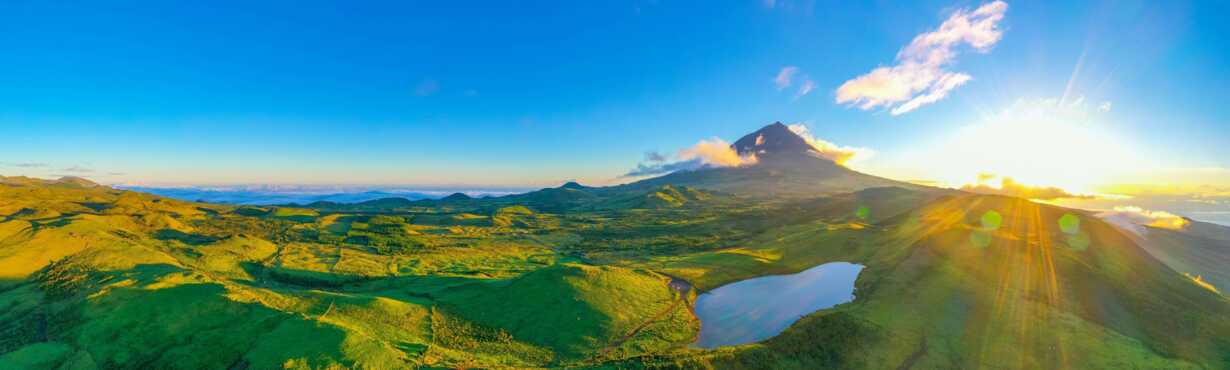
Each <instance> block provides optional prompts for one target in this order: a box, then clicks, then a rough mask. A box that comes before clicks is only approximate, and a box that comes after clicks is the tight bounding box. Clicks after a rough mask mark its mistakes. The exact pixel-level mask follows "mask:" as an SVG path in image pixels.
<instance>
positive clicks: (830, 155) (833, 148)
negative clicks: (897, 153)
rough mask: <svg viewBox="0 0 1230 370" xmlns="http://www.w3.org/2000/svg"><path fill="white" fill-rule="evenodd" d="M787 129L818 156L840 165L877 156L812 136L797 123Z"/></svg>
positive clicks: (805, 127)
mask: <svg viewBox="0 0 1230 370" xmlns="http://www.w3.org/2000/svg"><path fill="white" fill-rule="evenodd" d="M786 127H789V128H790V131H793V132H794V134H795V135H799V137H801V138H803V140H805V141H807V143H808V144H811V146H812V148H813V149H814V150H815V151H816V154H819V155H820V156H821V157H824V158H827V159H828V160H830V161H833V162H836V163H837V164H840V165H848V164H853V163H858V162H861V161H864V160H866V159H868V158H871V156H873V155H875V152H874V151H872V150H871V149H867V148H857V147H850V146H840V145H837V144H833V143H831V142H828V141H825V140H823V139H818V138H816V137H815V136H812V134H811V130H810V129H808V128H807V125H806V124H802V123H796V124H793V125H789V126H786Z"/></svg>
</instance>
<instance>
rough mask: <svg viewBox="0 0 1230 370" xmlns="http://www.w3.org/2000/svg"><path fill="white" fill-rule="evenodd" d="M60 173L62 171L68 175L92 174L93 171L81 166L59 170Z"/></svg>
mask: <svg viewBox="0 0 1230 370" xmlns="http://www.w3.org/2000/svg"><path fill="white" fill-rule="evenodd" d="M60 171H64V172H68V173H90V172H94V169H92V168H86V167H81V166H72V167H68V168H64V169H61V170H60Z"/></svg>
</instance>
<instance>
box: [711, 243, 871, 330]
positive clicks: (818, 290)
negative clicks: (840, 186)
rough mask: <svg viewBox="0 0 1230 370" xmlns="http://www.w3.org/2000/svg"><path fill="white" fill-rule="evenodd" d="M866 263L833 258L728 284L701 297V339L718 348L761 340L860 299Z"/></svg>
mask: <svg viewBox="0 0 1230 370" xmlns="http://www.w3.org/2000/svg"><path fill="white" fill-rule="evenodd" d="M862 270H863V266H862V265H857V264H853V263H846V262H832V263H826V264H823V265H819V266H816V267H812V268H810V269H807V270H804V271H802V272H799V273H797V274H791V275H772V276H762V277H758V278H754V279H747V280H743V281H738V282H734V283H731V284H727V285H723V286H721V287H718V288H717V289H714V290H712V291H710V292H707V293H704V294H701V295H700V297H698V298H697V299H696V317H697V318H699V319H700V339H698V340H697V341H696V343H694V344H693V345H694V346H696V347H699V348H714V347H720V346H729V345H736V344H745V343H752V342H758V341H762V340H765V339H768V338H770V337H772V336H775V335H777V334H778V333H781V332H782V331H783V330H786V328H787V327H789V326H790V324H793V323H794V322H795V321H798V320H799V319H800V318H802V317H803V316H806V315H807V314H810V313H812V312H816V311H818V310H822V309H825V308H829V307H833V306H836V305H838V304H841V303H845V302H849V301H850V300H852V299H854V280H855V279H856V278H858V273H859V272H860V271H862Z"/></svg>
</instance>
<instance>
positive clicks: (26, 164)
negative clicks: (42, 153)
mask: <svg viewBox="0 0 1230 370" xmlns="http://www.w3.org/2000/svg"><path fill="white" fill-rule="evenodd" d="M0 165H5V166H12V167H17V168H42V167H47V164H46V163H42V162H17V163H13V162H0Z"/></svg>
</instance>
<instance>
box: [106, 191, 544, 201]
mask: <svg viewBox="0 0 1230 370" xmlns="http://www.w3.org/2000/svg"><path fill="white" fill-rule="evenodd" d="M117 188H121V189H125V190H132V191H140V192H145V193H150V194H156V195H161V196H164V197H168V198H175V199H180V200H187V201H194V202H206V203H219V204H236V205H275V204H310V203H315V202H331V203H360V202H366V201H370V200H377V199H384V198H404V199H408V200H422V199H439V198H443V197H446V196H448V195H449V194H454V193H464V194H467V195H469V196H472V197H476V198H481V197H485V196H503V195H508V194H513V193H521V192H524V190H520V189H506V190H465V189H424V190H417V189H416V190H411V189H395V188H390V189H371V188H364V189H350V188H338V187H327V188H325V187H317V188H313V187H290V188H280V187H270V186H256V187H145V186H118V187H117Z"/></svg>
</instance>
